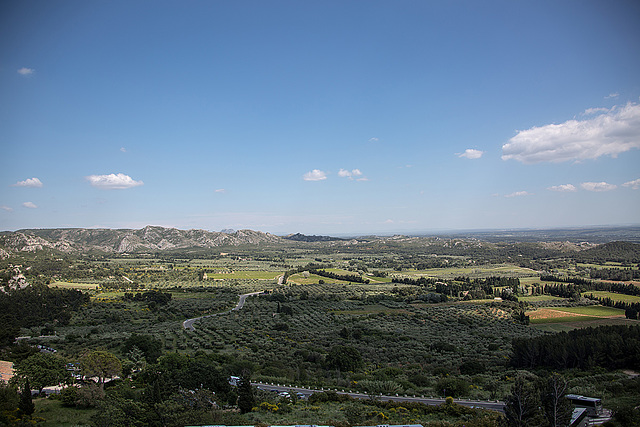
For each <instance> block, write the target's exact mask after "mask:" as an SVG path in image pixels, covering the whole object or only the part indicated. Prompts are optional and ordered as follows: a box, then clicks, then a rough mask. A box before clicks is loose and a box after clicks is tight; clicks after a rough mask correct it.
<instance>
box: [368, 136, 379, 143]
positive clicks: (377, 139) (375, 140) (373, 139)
mask: <svg viewBox="0 0 640 427" xmlns="http://www.w3.org/2000/svg"><path fill="white" fill-rule="evenodd" d="M378 141H380V139H379V138H376V137H373V138H369V142H378Z"/></svg>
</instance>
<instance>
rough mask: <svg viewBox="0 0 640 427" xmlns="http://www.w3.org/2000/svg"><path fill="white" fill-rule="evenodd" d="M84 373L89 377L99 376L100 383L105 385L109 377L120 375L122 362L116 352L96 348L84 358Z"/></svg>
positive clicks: (82, 363)
mask: <svg viewBox="0 0 640 427" xmlns="http://www.w3.org/2000/svg"><path fill="white" fill-rule="evenodd" d="M81 365H82V373H83V374H84V375H86V376H89V377H98V383H99V384H100V386H101V387H103V386H104V381H105V379H107V378H112V377H115V376H116V375H120V373H121V372H122V363H121V362H120V359H118V358H117V357H116V356H115V355H114V354H111V353H109V352H107V351H101V350H95V351H92V352H90V353H87V354H86V355H85V356H84V357H83V358H82V362H81Z"/></svg>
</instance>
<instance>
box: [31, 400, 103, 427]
mask: <svg viewBox="0 0 640 427" xmlns="http://www.w3.org/2000/svg"><path fill="white" fill-rule="evenodd" d="M34 403H35V405H36V412H35V413H34V414H33V416H34V417H40V418H44V419H45V421H44V422H42V423H38V425H39V426H43V427H49V426H52V427H53V426H62V427H64V426H88V425H91V422H90V421H91V417H92V416H93V415H94V414H95V413H96V412H97V410H96V409H75V408H66V407H64V406H62V402H61V401H59V400H53V399H44V398H42V399H35V400H34Z"/></svg>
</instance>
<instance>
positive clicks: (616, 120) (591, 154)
mask: <svg viewBox="0 0 640 427" xmlns="http://www.w3.org/2000/svg"><path fill="white" fill-rule="evenodd" d="M633 148H640V105H638V104H632V103H629V104H627V105H625V106H622V107H614V108H612V109H611V110H609V111H608V112H606V113H604V114H600V115H597V116H595V117H592V118H589V119H586V120H568V121H566V122H564V123H561V124H559V125H556V124H550V125H545V126H541V127H533V128H531V129H528V130H523V131H520V132H518V133H517V135H516V136H514V137H513V138H511V139H510V140H509V142H508V143H507V144H504V145H503V146H502V160H517V161H519V162H522V163H539V162H565V161H570V160H574V161H580V160H586V159H596V158H598V157H600V156H605V155H608V156H611V157H616V156H617V155H618V154H620V153H623V152H625V151H629V150H631V149H633Z"/></svg>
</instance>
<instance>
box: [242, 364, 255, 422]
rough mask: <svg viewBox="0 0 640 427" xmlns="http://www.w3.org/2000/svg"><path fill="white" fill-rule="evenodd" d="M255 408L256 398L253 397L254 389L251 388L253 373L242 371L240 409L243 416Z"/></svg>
mask: <svg viewBox="0 0 640 427" xmlns="http://www.w3.org/2000/svg"><path fill="white" fill-rule="evenodd" d="M254 406H255V398H254V396H253V388H252V387H251V372H249V371H248V370H244V371H242V375H241V376H240V384H238V409H240V412H241V413H243V414H246V413H247V412H251V409H252V408H253V407H254Z"/></svg>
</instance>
